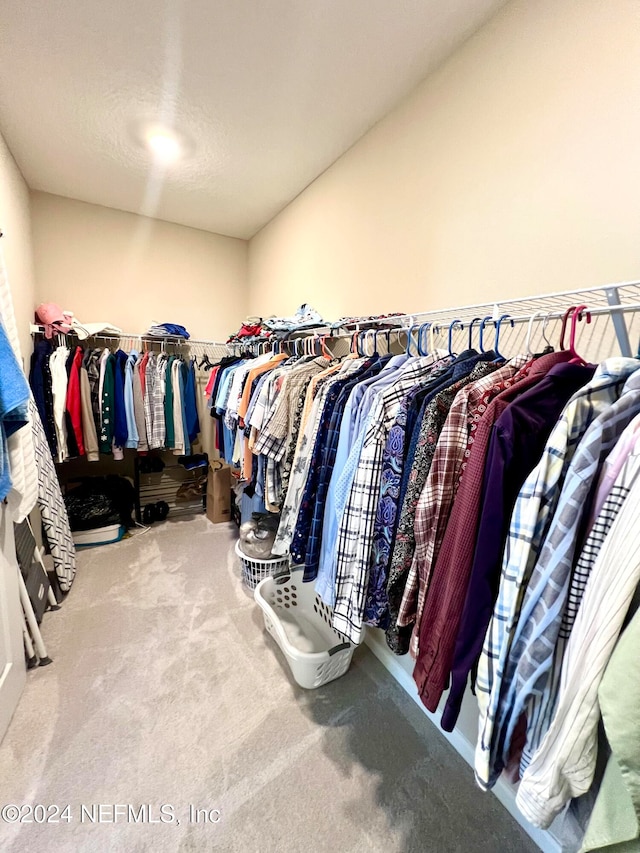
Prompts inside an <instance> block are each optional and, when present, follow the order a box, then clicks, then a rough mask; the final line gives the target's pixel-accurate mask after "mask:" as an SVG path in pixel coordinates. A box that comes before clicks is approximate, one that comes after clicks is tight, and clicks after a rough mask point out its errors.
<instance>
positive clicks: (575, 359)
mask: <svg viewBox="0 0 640 853" xmlns="http://www.w3.org/2000/svg"><path fill="white" fill-rule="evenodd" d="M583 312H584V317H585V320H586V321H587V323H590V322H591V312H590V311H588V310H587V306H586V305H578V307H577V308H576V309H575V310H574V312H573V314H572V315H571V332H570V334H569V352H570V354H571V356H572V358H571V363H572V364H586V361H585V360H584V359H583V358H582V356H580V355H578V353H577V352H576V327H577V325H578V323H579V321H580V320H582V313H583Z"/></svg>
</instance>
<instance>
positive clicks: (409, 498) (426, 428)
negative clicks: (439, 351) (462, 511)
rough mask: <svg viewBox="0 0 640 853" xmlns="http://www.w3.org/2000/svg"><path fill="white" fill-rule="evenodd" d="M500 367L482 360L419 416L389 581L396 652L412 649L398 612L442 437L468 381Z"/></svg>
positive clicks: (390, 637)
mask: <svg viewBox="0 0 640 853" xmlns="http://www.w3.org/2000/svg"><path fill="white" fill-rule="evenodd" d="M497 369H498V368H497V365H496V364H494V363H492V362H486V361H481V362H480V363H479V364H477V365H476V366H475V367H474V369H473V371H472V372H471V374H470V375H469V376H467V377H465V378H464V379H460V380H459V381H458V382H455V383H454V384H453V385H450V386H449V387H448V388H445V389H444V390H442V391H439V392H438V393H437V394H436V396H435V397H434V398H433V399H432V400H427V401H426V402H427V405H426V407H425V408H424V411H423V412H422V413H421V414H422V417H419V418H418V420H419V427H418V428H416V431H415V432H414V436H413V437H412V439H411V444H410V447H409V454H408V456H407V459H406V461H405V466H404V478H406V485H404V489H403V486H402V485H401V487H400V501H401V509H400V517H399V521H398V526H397V530H396V535H395V541H394V543H393V552H392V555H391V560H390V566H389V577H388V581H387V599H388V603H389V625H388V627H387V629H386V635H387V645H388V646H389V648H390V649H391V650H392V651H393V652H395V653H396V654H400V655H404V654H406V653H407V652H408V651H409V638H410V633H411V632H410V631H407V630H403V629H402V628H401V627H400V626H398V614H399V612H400V606H401V604H402V596H403V593H404V589H405V586H406V583H407V576H408V574H409V571H410V570H411V564H412V562H413V554H414V551H415V543H416V538H415V515H416V507H417V505H418V500H419V499H420V495H421V494H422V490H423V488H424V485H425V483H426V481H427V477H428V476H429V471H430V469H431V463H432V461H433V456H434V453H435V451H436V446H437V443H438V439H439V437H440V434H441V432H442V428H443V427H444V424H445V421H446V420H447V416H448V414H449V410H450V409H451V406H452V405H453V401H454V400H455V397H456V394H457V393H458V391H460V390H461V389H462V388H464V386H465V385H468V384H469V383H471V382H475V381H476V380H478V379H482V377H484V376H487V375H488V374H489V373H493V372H494V371H495V370H497ZM410 627H412V626H410Z"/></svg>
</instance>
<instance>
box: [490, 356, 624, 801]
mask: <svg viewBox="0 0 640 853" xmlns="http://www.w3.org/2000/svg"><path fill="white" fill-rule="evenodd" d="M637 366H638V362H637V361H636V360H635V359H632V358H610V359H607V360H606V361H604V362H602V363H601V364H600V365H599V366H598V369H597V370H596V372H595V374H594V376H593V379H592V380H591V381H590V382H589V383H588V384H587V385H585V386H584V387H583V388H581V389H580V390H579V391H577V392H576V393H575V394H574V395H573V397H572V398H571V400H569V402H568V403H567V405H566V407H565V409H564V411H563V413H562V416H561V418H560V420H559V421H558V423H557V424H556V426H555V428H554V430H553V432H552V433H551V436H550V437H549V441H548V442H547V446H546V448H545V451H544V453H543V455H542V458H541V460H540V462H539V463H538V465H537V466H536V467H535V468H534V469H533V471H532V472H531V474H530V475H529V477H528V478H527V480H526V482H525V484H524V486H523V487H522V489H521V490H520V492H519V494H518V499H517V501H516V505H515V507H514V510H513V513H512V515H511V522H510V526H509V536H508V538H507V544H506V547H505V551H504V556H503V561H502V571H501V580H500V589H499V592H498V599H497V601H496V604H495V607H494V610H493V616H492V618H491V622H490V623H489V627H488V629H487V633H486V636H485V640H484V644H483V648H482V654H481V656H480V660H479V662H478V677H477V682H476V690H477V699H478V705H479V709H480V723H479V737H478V743H477V745H476V756H475V772H476V781H477V782H478V784H479V785H480V787H482V788H490V787H492V786H493V785H494V784H495V782H496V781H497V779H498V776H499V775H500V773H501V771H502V766H503V762H502V754H501V753H500V751H499V750H498V748H497V747H498V744H497V742H496V739H495V738H494V723H495V720H496V717H497V714H498V711H499V708H500V700H501V696H502V695H503V692H502V679H503V673H504V668H505V663H506V660H507V655H508V653H509V649H510V646H511V638H512V636H513V631H514V629H515V627H516V624H517V619H518V615H519V613H520V606H521V602H522V596H523V594H524V591H525V589H526V586H527V584H528V582H529V578H530V577H531V573H532V571H533V567H534V565H535V563H536V560H537V558H538V554H539V552H540V548H541V546H542V542H543V539H544V536H545V534H546V532H547V529H548V527H549V523H550V521H551V518H552V517H553V513H554V512H555V508H556V506H557V503H558V498H559V496H560V490H561V488H562V484H563V482H564V478H565V476H566V472H567V469H568V468H569V465H570V464H571V461H572V459H573V456H574V453H575V451H576V448H577V446H578V444H579V442H580V440H581V439H582V437H583V436H584V434H585V432H586V431H587V429H588V428H589V426H590V425H591V424H592V423H593V421H594V420H595V419H596V418H597V417H598V415H599V414H601V412H603V411H604V410H605V409H606V408H607V406H609V405H611V403H612V402H613V401H614V400H616V399H617V398H618V397H619V395H620V392H621V391H622V387H623V385H624V383H625V381H626V379H627V377H628V376H630V374H631V373H633V372H634V371H635V370H636V369H637Z"/></svg>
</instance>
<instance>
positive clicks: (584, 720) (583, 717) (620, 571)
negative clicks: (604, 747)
mask: <svg viewBox="0 0 640 853" xmlns="http://www.w3.org/2000/svg"><path fill="white" fill-rule="evenodd" d="M639 513H640V482H639V481H636V483H635V485H634V486H633V487H632V489H631V492H630V493H629V495H628V497H627V499H626V501H625V503H624V506H623V507H622V509H621V510H620V512H619V513H618V516H617V518H616V520H615V521H614V522H613V524H612V526H611V530H610V531H609V535H608V536H607V538H606V540H605V541H604V544H603V545H602V549H601V551H600V554H599V555H598V559H597V560H596V562H595V565H594V566H593V569H592V572H591V577H590V578H589V583H588V585H587V588H586V590H585V593H584V598H583V599H582V604H581V605H580V610H579V612H578V616H577V618H576V622H575V625H574V627H573V631H572V632H571V638H570V639H569V642H568V643H567V648H566V651H565V655H564V660H563V663H562V678H561V688H560V696H559V699H558V707H557V709H556V713H555V715H554V718H553V723H552V724H551V727H550V729H549V731H548V732H547V735H546V737H545V738H544V741H543V743H542V745H541V747H540V749H539V750H538V752H537V753H536V755H535V756H534V758H533V760H532V761H531V764H530V765H529V767H528V768H527V770H526V772H525V774H524V776H523V777H522V780H521V782H520V786H519V788H518V793H517V798H516V803H517V805H518V808H519V809H520V810H521V811H522V813H523V814H524V815H525V817H526V818H527V820H529V821H531V822H532V823H533V824H535V825H536V826H541V827H543V828H546V827H547V826H549V824H550V823H551V821H552V820H553V818H554V817H555V816H556V815H557V814H559V813H560V812H561V811H562V809H563V808H564V807H565V805H566V803H567V802H568V800H570V799H571V798H572V797H580V796H581V795H582V794H585V793H586V792H587V791H588V790H589V788H590V787H591V784H592V781H593V776H594V772H595V767H596V759H597V757H598V752H599V750H598V724H599V721H600V703H599V701H598V691H599V689H600V686H601V681H602V677H603V674H604V673H605V670H606V669H607V667H608V666H610V659H611V654H612V652H613V650H614V647H615V646H616V643H617V642H618V637H619V636H620V632H621V630H622V627H623V624H624V621H625V617H626V616H627V614H628V612H629V605H630V604H631V602H632V600H633V597H634V593H635V592H636V590H637V587H638V582H639V581H640V525H639V524H638V514H639ZM632 624H634V623H632ZM627 630H628V629H627ZM623 638H624V635H623ZM630 653H631V656H632V658H634V657H636V658H637V647H636V648H635V649H633V648H632V649H631V650H630ZM627 675H628V672H625V673H624V676H623V677H626V676H627ZM633 675H635V673H633ZM619 677H620V676H618V678H619ZM631 680H632V682H633V684H634V691H636V692H637V683H636V682H635V679H634V678H632V679H631ZM614 681H615V679H614ZM613 686H614V685H610V687H613ZM609 696H610V697H611V699H610V701H611V702H615V697H614V696H611V693H610V692H609ZM628 713H629V717H628V718H627V722H628V734H626V735H624V737H623V736H622V731H623V730H624V727H623V725H622V724H621V725H620V728H619V729H617V732H618V735H619V737H620V738H622V740H625V738H626V740H625V742H626V743H628V744H629V746H630V747H631V748H632V753H629V754H630V755H631V754H633V755H636V754H637V734H636V733H637V713H638V710H637V705H636V706H635V707H634V708H632V709H631V708H630V709H629V711H628ZM614 728H615V727H614ZM634 761H635V758H634ZM625 796H627V797H628V796H629V794H628V793H626V794H625ZM634 833H637V828H636V829H635V830H634ZM623 846H624V845H623ZM633 846H634V847H637V844H634V845H633ZM612 849H614V848H612Z"/></svg>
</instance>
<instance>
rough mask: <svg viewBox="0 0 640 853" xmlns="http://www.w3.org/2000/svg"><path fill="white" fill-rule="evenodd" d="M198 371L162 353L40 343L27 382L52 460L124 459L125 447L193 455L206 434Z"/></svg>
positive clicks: (188, 361) (191, 361)
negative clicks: (200, 416)
mask: <svg viewBox="0 0 640 853" xmlns="http://www.w3.org/2000/svg"><path fill="white" fill-rule="evenodd" d="M195 368H196V359H195V358H184V357H182V356H181V355H175V354H169V353H167V352H165V351H164V348H163V351H161V352H152V351H147V350H146V348H145V349H144V350H143V351H142V352H139V351H138V350H136V349H131V350H130V351H128V352H126V351H125V350H123V349H121V348H119V347H115V348H114V349H112V348H110V347H108V346H105V347H90V346H87V347H86V348H83V347H82V346H73V345H68V344H67V337H66V336H64V335H58V336H56V338H55V341H50V340H46V339H43V340H38V341H36V343H35V347H34V352H33V355H32V358H31V369H30V373H29V381H30V384H31V389H32V391H33V397H34V400H35V402H36V405H37V407H38V411H39V413H40V417H41V420H42V423H43V425H44V429H45V433H46V437H47V441H48V443H49V447H50V449H51V454H52V456H53V458H54V460H55V461H56V462H65V461H67V460H69V459H74V458H77V457H85V458H86V459H87V460H88V461H90V462H96V461H97V460H98V459H99V457H100V455H101V454H106V455H109V456H112V457H113V458H114V459H116V460H122V459H123V458H124V450H125V448H131V449H133V450H137V451H139V452H146V451H148V450H172V451H173V452H174V453H175V454H176V455H186V454H189V453H190V452H191V445H192V443H193V442H194V441H196V439H197V437H198V433H199V432H200V424H199V419H198V410H197V399H196V375H195Z"/></svg>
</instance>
